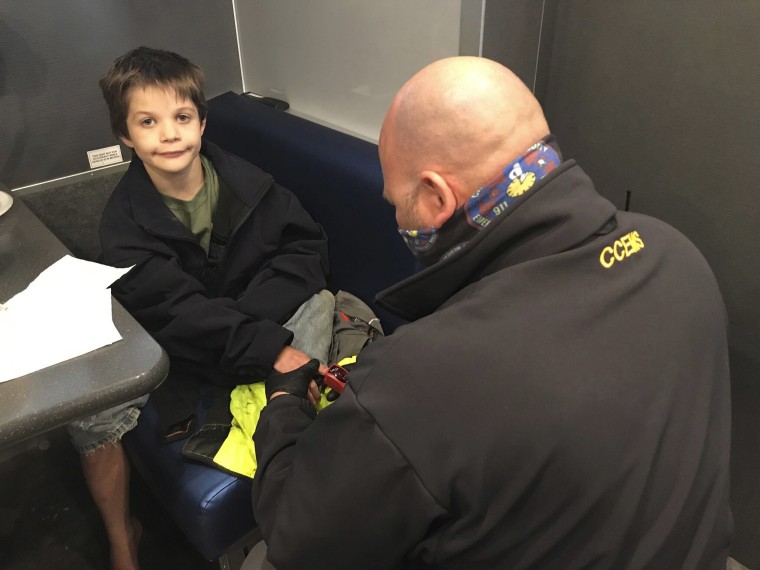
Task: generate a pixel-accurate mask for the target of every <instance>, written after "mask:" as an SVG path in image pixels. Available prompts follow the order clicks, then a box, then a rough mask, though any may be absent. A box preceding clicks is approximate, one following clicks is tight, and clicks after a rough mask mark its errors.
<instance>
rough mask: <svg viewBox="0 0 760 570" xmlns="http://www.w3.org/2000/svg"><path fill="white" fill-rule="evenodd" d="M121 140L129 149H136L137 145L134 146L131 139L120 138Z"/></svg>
mask: <svg viewBox="0 0 760 570" xmlns="http://www.w3.org/2000/svg"><path fill="white" fill-rule="evenodd" d="M119 140H120V141H121V142H123V143H124V144H125V145H127V146H128V147H129V148H131V149H134V148H135V145H134V144H132V141H131V140H129V137H119Z"/></svg>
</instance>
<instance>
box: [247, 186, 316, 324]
mask: <svg viewBox="0 0 760 570" xmlns="http://www.w3.org/2000/svg"><path fill="white" fill-rule="evenodd" d="M265 200H267V203H266V204H265V209H266V210H267V211H270V210H271V211H272V212H274V214H273V215H267V216H266V217H264V219H262V220H261V222H263V223H261V226H262V228H261V229H260V230H259V236H260V239H261V240H262V242H263V246H262V247H263V248H264V249H265V251H264V254H265V256H266V261H265V262H264V264H263V265H262V266H261V268H260V269H259V270H258V271H257V272H256V274H255V275H254V276H253V278H252V279H251V282H250V283H249V285H248V287H247V288H246V290H245V292H244V293H243V294H242V295H241V296H240V297H239V298H238V299H237V305H238V307H240V310H241V311H243V312H244V313H245V314H247V315H250V316H252V317H253V318H258V319H271V320H275V321H280V319H282V318H283V316H290V314H292V313H293V312H294V309H295V308H297V307H298V306H300V305H301V303H303V302H304V301H306V300H307V299H308V298H309V297H311V296H312V295H313V294H314V293H317V292H319V291H320V290H322V289H324V288H325V287H326V285H327V279H326V274H327V236H326V235H325V233H324V230H323V229H322V227H321V226H320V225H319V224H318V223H316V222H315V221H314V220H313V219H312V218H311V216H310V215H309V214H308V213H307V212H306V210H305V209H304V208H303V206H301V203H300V202H299V201H298V200H297V199H296V197H295V196H294V195H293V194H292V193H291V192H290V191H288V190H285V189H284V188H282V187H280V186H278V185H275V186H274V187H273V188H272V189H271V191H270V192H269V193H268V194H267V196H266V198H265ZM294 301H295V302H294Z"/></svg>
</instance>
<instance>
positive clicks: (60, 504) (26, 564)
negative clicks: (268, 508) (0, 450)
mask: <svg viewBox="0 0 760 570" xmlns="http://www.w3.org/2000/svg"><path fill="white" fill-rule="evenodd" d="M47 440H48V441H49V443H50V446H49V448H48V449H46V450H40V449H38V448H35V449H31V450H28V451H26V452H24V453H22V454H20V455H18V456H16V457H14V458H13V459H11V460H9V461H5V462H3V463H0V568H2V569H3V570H35V569H45V570H48V569H51V568H55V569H57V570H68V569H71V570H105V569H107V568H108V547H107V543H106V537H105V532H104V530H103V527H102V524H101V522H100V518H99V516H98V513H97V511H96V509H95V506H94V504H93V503H92V501H91V499H90V496H89V494H88V492H87V489H86V487H85V484H84V480H83V479H82V474H81V471H80V469H79V458H78V455H77V453H76V452H75V451H74V449H73V448H72V447H71V444H70V443H69V441H68V436H67V434H66V432H65V431H63V430H58V431H55V432H52V433H51V434H48V436H47ZM132 508H133V511H134V514H135V515H136V516H137V517H138V518H139V519H140V521H141V522H142V526H143V538H142V541H141V543H140V563H141V567H142V568H143V570H153V569H156V570H158V569H160V570H167V569H180V568H181V569H182V570H209V569H211V568H215V567H216V565H215V564H213V563H211V562H207V561H206V560H204V559H203V558H201V556H200V555H199V554H198V553H197V552H196V551H195V550H194V549H193V547H192V546H191V545H190V544H189V543H188V542H187V541H186V540H185V538H184V536H183V535H182V533H181V532H180V530H179V528H178V527H177V526H176V525H175V524H174V523H173V521H171V520H170V519H169V517H168V516H167V514H166V513H165V512H164V511H162V510H161V508H160V507H159V506H158V505H156V503H155V502H154V501H152V500H151V499H150V493H149V491H148V490H147V489H146V488H145V487H144V485H143V483H142V482H141V481H140V480H139V478H138V477H136V476H134V477H133V480H132Z"/></svg>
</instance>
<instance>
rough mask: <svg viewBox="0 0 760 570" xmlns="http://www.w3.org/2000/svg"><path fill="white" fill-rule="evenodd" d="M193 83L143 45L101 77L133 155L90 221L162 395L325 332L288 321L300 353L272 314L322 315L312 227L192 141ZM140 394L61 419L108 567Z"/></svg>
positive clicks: (240, 377) (188, 70)
mask: <svg viewBox="0 0 760 570" xmlns="http://www.w3.org/2000/svg"><path fill="white" fill-rule="evenodd" d="M202 82H203V75H202V72H201V70H200V69H199V68H198V67H197V66H195V65H194V64H193V63H191V62H190V61H188V60H187V59H185V58H184V57H181V56H179V55H177V54H175V53H171V52H168V51H163V50H156V49H150V48H146V47H141V48H138V49H135V50H132V51H130V52H129V53H127V54H125V55H123V56H122V57H120V58H118V59H116V61H115V62H114V63H113V65H112V67H111V68H110V69H109V70H108V72H107V73H106V75H105V76H104V77H103V78H102V79H101V80H100V87H101V89H102V92H103V96H104V98H105V100H106V103H107V105H108V109H109V113H110V119H111V127H112V130H113V132H114V134H115V135H116V136H117V137H118V138H119V139H120V140H121V141H122V142H123V143H124V144H126V145H127V146H128V147H130V148H131V149H132V151H133V159H132V162H131V164H130V166H129V169H128V170H127V172H126V173H125V174H124V177H123V178H122V179H121V181H120V182H119V184H118V185H117V186H116V188H115V190H114V191H113V194H112V195H111V198H110V199H109V201H108V204H107V205H106V207H105V210H104V212H103V217H102V219H101V226H100V234H101V243H102V247H103V262H104V263H106V264H108V265H113V266H119V267H127V266H131V265H134V266H135V267H134V268H133V269H132V270H131V271H130V272H129V273H127V274H126V275H125V276H124V277H123V278H122V279H121V280H120V281H119V282H118V283H117V284H116V285H115V286H114V287H113V293H114V295H115V296H116V297H117V299H118V300H119V301H120V302H121V303H122V304H123V305H124V306H125V307H126V308H127V309H128V310H129V311H130V312H131V313H132V315H133V316H134V317H135V318H136V319H137V320H138V321H139V322H140V323H141V324H142V326H143V327H145V329H146V330H148V332H150V333H151V334H152V335H153V337H154V338H155V339H156V340H157V341H158V342H159V343H160V344H161V345H162V346H163V347H164V349H165V350H166V351H167V353H168V354H169V357H170V360H171V373H170V377H169V379H167V382H165V383H164V384H163V385H162V386H161V388H160V389H159V390H158V391H157V394H159V393H163V396H162V400H163V401H164V402H169V403H171V402H172V401H179V400H181V399H182V398H180V397H179V396H177V395H176V393H175V392H174V391H175V390H182V389H184V390H185V392H186V391H187V388H188V387H192V386H195V385H196V383H197V382H213V383H214V384H216V385H219V386H223V387H227V388H231V387H234V386H235V385H236V384H248V383H250V382H252V381H256V380H260V379H263V378H265V377H266V376H267V375H268V374H269V373H270V372H271V371H272V370H273V369H274V370H275V371H277V372H288V371H290V370H293V369H295V368H298V367H300V366H302V365H303V364H305V363H306V362H308V361H309V360H310V359H311V357H312V356H315V357H317V358H320V357H321V354H320V353H324V352H325V351H326V348H325V343H327V345H329V336H330V335H329V334H326V335H324V334H321V333H320V334H313V335H310V334H305V335H301V334H300V331H301V329H300V328H298V330H297V333H296V336H297V337H299V341H300V342H301V346H302V347H303V346H308V347H309V348H305V349H304V351H301V350H298V349H296V348H294V347H292V346H290V344H291V341H292V340H293V333H292V332H290V330H288V329H286V328H285V327H283V326H282V324H283V323H285V322H286V321H288V319H291V317H293V316H294V314H296V316H298V317H300V316H301V315H302V314H303V313H304V310H303V308H304V307H307V309H308V310H306V311H305V312H306V313H310V314H312V315H313V314H314V312H315V311H316V312H317V313H320V314H324V315H325V316H326V319H325V322H328V323H331V319H332V307H331V306H328V305H329V302H328V301H325V298H326V297H325V296H324V295H317V293H318V292H320V291H321V290H322V289H323V288H324V287H325V282H326V273H327V240H326V236H325V234H324V232H323V230H322V228H321V227H320V226H319V225H318V224H317V223H315V222H314V221H313V220H312V219H311V218H310V217H309V215H308V214H307V213H306V211H305V210H304V209H303V208H302V207H301V205H300V204H299V202H298V201H297V199H296V198H295V197H294V196H293V195H292V194H291V193H290V192H289V191H287V190H285V189H284V188H282V187H280V186H277V185H276V184H274V183H273V181H272V178H271V177H270V176H269V175H268V174H266V173H264V172H262V171H261V170H259V169H258V168H256V167H255V166H253V165H252V164H250V163H248V162H246V161H244V160H242V159H240V158H238V157H236V156H233V155H231V154H228V153H226V152H225V151H223V150H221V149H220V148H218V147H216V146H215V145H213V144H211V143H209V142H205V141H203V140H202V138H201V137H202V135H203V131H204V128H205V126H206V101H205V98H204V95H203V88H202ZM307 301H308V302H307ZM299 307H301V310H300V311H298V312H297V310H298V309H299ZM309 318H311V317H309ZM292 320H293V319H291V321H292ZM302 320H304V319H302ZM320 322H321V321H320ZM311 324H312V321H311V320H309V322H308V323H301V326H302V328H304V329H306V330H307V331H308V329H309V326H311ZM288 325H289V328H290V329H293V328H294V327H293V326H290V325H292V322H289V323H288ZM306 325H308V326H306ZM328 326H329V325H328ZM309 336H313V337H314V338H313V339H310V338H303V337H309ZM325 337H326V338H325ZM309 340H314V342H315V343H316V344H312V345H308V342H309ZM304 343H307V344H304ZM307 353H308V354H307ZM312 389H313V396H314V397H317V395H318V393H317V392H316V386H313V387H312ZM167 394H168V397H167ZM185 395H186V394H185ZM146 400H147V396H146V397H144V398H141V399H140V400H138V401H135V402H129V403H127V404H125V405H124V406H120V407H119V408H117V409H115V410H108V411H106V412H104V413H102V414H98V416H97V418H88V419H87V420H85V421H84V422H77V424H75V425H73V426H71V429H70V431H71V432H72V437H73V438H74V442H75V445H76V446H77V449H78V450H79V451H80V453H81V454H82V465H83V471H84V474H85V480H86V481H87V484H88V487H89V488H90V490H91V493H92V495H93V498H94V500H95V502H96V504H97V506H98V508H99V510H100V513H101V515H102V517H103V520H104V523H105V526H106V529H107V532H108V537H109V541H110V545H111V563H112V565H113V567H114V568H135V567H137V556H136V551H137V543H138V541H139V528H138V526H137V524H136V523H135V522H133V521H132V520H131V518H130V516H129V510H128V509H129V508H128V503H129V501H128V474H129V472H128V463H127V460H126V456H125V454H124V451H123V449H122V447H121V444H120V439H121V436H122V435H123V434H124V433H126V432H127V431H129V430H130V429H132V428H133V427H134V426H135V424H136V420H137V416H138V415H139V407H141V406H142V405H143V404H144V403H145V401H146ZM162 413H163V410H162ZM104 415H105V419H104V420H102V421H101V419H102V418H103V416H104ZM94 421H95V422H97V424H96V429H97V431H98V434H97V435H96V436H93V435H92V432H93V428H92V424H93V422H94ZM97 425H104V426H105V427H103V428H98V427H97Z"/></svg>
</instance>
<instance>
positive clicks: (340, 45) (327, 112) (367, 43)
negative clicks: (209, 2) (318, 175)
mask: <svg viewBox="0 0 760 570" xmlns="http://www.w3.org/2000/svg"><path fill="white" fill-rule="evenodd" d="M465 3H466V4H467V3H468V0H465ZM469 3H471V2H469ZM234 5H235V11H236V18H237V26H238V40H239V45H240V59H241V67H242V72H243V86H244V88H245V90H246V91H253V92H256V93H259V94H261V95H268V96H271V97H277V98H279V99H284V100H286V101H288V102H289V103H290V106H291V111H292V112H294V113H296V114H300V115H303V116H307V117H311V118H315V119H317V120H318V121H320V122H323V123H327V124H332V125H334V126H336V127H338V128H340V129H341V130H345V131H349V132H353V133H356V134H358V135H360V136H362V137H364V138H367V139H370V140H377V136H378V134H379V131H380V125H381V123H382V120H383V117H384V116H385V112H386V111H387V109H388V105H389V104H390V102H391V99H392V98H393V95H394V94H395V93H396V91H397V90H398V88H399V87H401V85H403V84H404V83H405V82H406V80H407V79H409V77H411V76H412V75H413V74H414V73H415V72H416V71H418V70H419V69H420V68H422V67H424V66H425V65H427V64H428V63H430V62H432V61H435V60H436V59H440V58H442V57H449V56H453V55H457V54H459V46H460V17H461V15H462V14H461V11H462V0H382V1H377V0H320V1H319V2H303V1H296V0H255V1H254V0H234Z"/></svg>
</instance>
